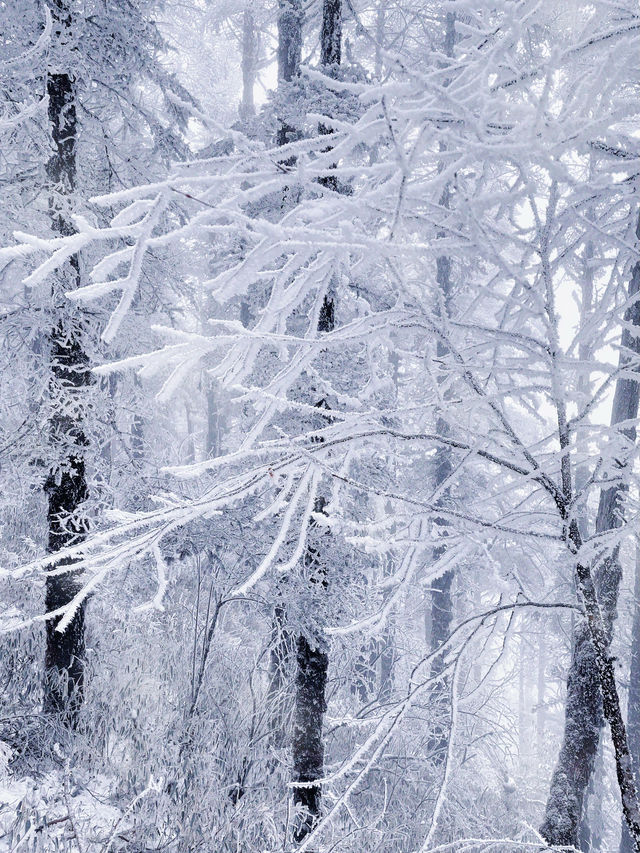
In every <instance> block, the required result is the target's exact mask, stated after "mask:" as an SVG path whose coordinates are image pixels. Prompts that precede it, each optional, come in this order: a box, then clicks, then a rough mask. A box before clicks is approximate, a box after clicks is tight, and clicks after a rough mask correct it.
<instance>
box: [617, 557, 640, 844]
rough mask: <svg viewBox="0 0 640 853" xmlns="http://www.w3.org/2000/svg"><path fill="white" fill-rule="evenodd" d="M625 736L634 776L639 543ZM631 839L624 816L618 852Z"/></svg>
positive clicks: (637, 762) (639, 736) (639, 747)
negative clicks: (627, 739)
mask: <svg viewBox="0 0 640 853" xmlns="http://www.w3.org/2000/svg"><path fill="white" fill-rule="evenodd" d="M627 736H628V738H629V751H630V753H631V762H632V765H633V769H634V772H635V774H636V778H637V775H638V767H639V766H640V544H636V572H635V581H634V587H633V623H632V627H631V667H630V672H629V695H628V700H627ZM633 850H634V847H633V841H632V839H631V835H630V834H629V830H628V828H627V824H626V821H625V820H624V817H623V819H622V835H621V838H620V853H633Z"/></svg>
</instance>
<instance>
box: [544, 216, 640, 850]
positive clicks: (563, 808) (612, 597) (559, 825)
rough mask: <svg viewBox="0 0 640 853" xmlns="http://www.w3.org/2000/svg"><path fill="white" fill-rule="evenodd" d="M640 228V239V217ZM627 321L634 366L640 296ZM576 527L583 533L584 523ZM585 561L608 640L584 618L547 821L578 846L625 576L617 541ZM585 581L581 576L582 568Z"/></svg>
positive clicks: (607, 508) (603, 499)
mask: <svg viewBox="0 0 640 853" xmlns="http://www.w3.org/2000/svg"><path fill="white" fill-rule="evenodd" d="M636 233H637V236H638V239H639V240H640V218H639V220H638V228H637V232H636ZM639 292H640V262H637V263H636V264H635V265H634V267H633V271H632V276H631V281H630V283H629V288H628V296H629V298H630V299H631V298H632V297H634V296H636V295H637V294H638V293H639ZM624 323H625V325H624V329H623V332H622V350H621V353H620V358H619V366H620V368H626V367H628V366H629V365H630V364H631V362H632V360H634V361H635V360H637V356H638V355H640V338H638V337H637V336H636V335H635V334H634V333H632V331H631V326H640V301H636V302H634V303H633V304H632V305H631V306H630V307H629V308H627V310H626V312H625V315H624ZM633 369H634V370H637V369H638V367H637V365H635V364H634V365H633ZM639 390H640V386H639V384H638V382H637V381H636V380H635V379H628V378H626V377H620V378H619V379H618V381H617V382H616V389H615V394H614V399H613V409H612V413H611V426H612V428H614V431H615V440H617V441H619V443H620V448H619V450H618V448H616V457H617V459H618V460H619V462H618V465H619V475H620V480H619V481H618V482H616V483H615V484H614V485H613V486H611V487H609V488H608V489H603V490H602V491H601V493H600V502H599V506H598V515H597V519H596V532H597V533H605V532H606V531H608V530H613V529H615V528H617V527H619V526H620V525H621V524H622V521H623V518H622V509H623V507H622V502H623V500H624V496H625V494H626V492H627V484H626V479H625V476H626V470H627V464H628V463H627V460H628V457H629V454H630V453H631V452H632V451H633V446H634V444H635V439H636V429H635V427H634V426H624V427H621V428H619V429H615V428H616V427H617V425H618V424H620V423H623V422H626V423H629V422H630V421H633V420H634V419H635V418H636V417H637V415H638V398H639ZM576 535H577V536H578V538H579V539H581V537H580V534H579V531H578V530H577V527H576ZM581 568H582V571H583V572H586V573H587V574H588V575H589V581H590V582H591V583H592V585H593V595H594V600H595V602H596V603H595V607H596V608H597V609H598V617H599V618H600V613H601V620H602V631H603V636H602V643H603V644H604V646H603V648H601V649H599V650H598V649H596V648H595V646H594V643H593V631H592V630H591V626H590V625H589V620H588V619H587V620H584V621H583V622H582V623H581V624H580V625H578V626H577V628H576V631H575V635H574V639H573V649H572V656H571V666H570V669H569V675H568V679H567V703H566V708H565V730H564V738H563V742H562V747H561V749H560V755H559V757H558V763H557V766H556V769H555V771H554V774H553V777H552V780H551V788H550V791H549V798H548V800H547V807H546V812H545V817H544V821H543V824H542V826H541V828H540V832H541V834H542V835H543V837H544V838H545V840H546V841H547V842H548V843H549V844H557V845H572V844H573V845H575V846H577V844H578V828H579V825H580V820H581V817H582V812H583V806H584V799H585V792H586V789H587V786H588V784H589V779H590V777H591V774H592V772H593V765H594V761H595V757H596V752H597V749H598V741H599V736H600V727H601V725H602V714H603V698H604V700H605V706H606V707H605V708H604V711H605V717H606V718H607V720H610V714H614V711H615V709H614V708H612V707H611V706H612V703H613V704H614V705H615V702H614V698H613V695H612V690H613V691H614V692H615V698H616V699H617V691H616V689H615V679H614V676H613V664H612V663H611V661H610V659H609V654H608V652H609V644H610V641H611V634H612V631H613V622H614V619H615V617H616V608H617V601H618V590H619V586H620V578H621V567H620V560H619V553H618V548H615V549H614V550H613V552H612V553H611V554H610V555H609V556H607V557H606V558H605V559H603V560H602V561H601V562H600V563H599V565H598V566H597V567H596V571H595V573H594V577H593V581H591V570H590V569H589V568H588V567H581ZM578 575H579V572H578ZM578 582H579V583H580V577H579V576H578ZM599 658H601V659H599ZM603 679H604V680H603ZM618 710H619V708H618ZM614 715H615V714H614ZM611 725H612V737H614V728H615V729H616V733H615V737H614V745H615V738H616V737H617V738H618V741H619V747H620V749H622V742H621V731H624V723H623V722H622V718H621V716H620V718H619V719H616V720H614V722H612V723H611ZM623 758H624V756H623ZM622 770H625V772H626V773H627V778H626V780H625V782H624V784H625V786H626V787H627V788H628V787H629V775H630V774H631V769H630V767H629V768H626V769H625V768H619V771H618V772H619V775H620V772H621V771H622ZM621 793H622V795H623V800H624V796H625V792H624V790H623V789H622V783H621ZM625 808H626V806H625ZM638 849H640V848H638Z"/></svg>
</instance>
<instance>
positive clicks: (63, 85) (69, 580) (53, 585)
mask: <svg viewBox="0 0 640 853" xmlns="http://www.w3.org/2000/svg"><path fill="white" fill-rule="evenodd" d="M52 12H53V18H54V24H55V28H54V29H55V38H56V40H57V42H58V43H59V44H60V43H62V42H63V41H64V35H65V33H66V32H68V31H69V29H70V26H71V14H70V11H69V8H68V6H67V5H66V3H65V0H54V3H53V10H52ZM47 94H48V97H49V122H50V124H51V135H52V139H53V145H54V153H53V154H52V156H51V158H50V160H49V162H48V165H47V175H48V179H49V188H50V193H51V200H50V211H51V220H52V227H53V230H54V231H55V232H57V233H58V234H60V235H63V236H67V235H70V234H72V233H73V227H72V225H71V222H70V219H69V216H68V211H67V203H68V196H69V195H70V193H72V192H73V190H74V188H75V180H76V139H77V120H76V107H75V97H76V93H75V85H74V81H73V79H72V78H71V76H70V75H69V74H68V73H64V72H58V71H56V72H55V73H54V72H50V73H49V74H48V77H47ZM79 284H80V265H79V260H78V257H77V256H72V257H71V258H70V260H69V261H68V262H67V264H66V265H65V267H64V268H63V269H62V270H61V272H60V273H59V274H58V277H57V279H56V281H55V283H54V286H53V304H54V311H55V312H56V314H57V315H58V316H57V319H56V320H55V321H54V326H53V328H52V329H51V331H50V336H49V351H50V369H51V374H50V394H51V400H52V401H55V402H54V406H55V409H54V411H53V413H52V414H51V416H50V420H49V436H50V442H51V445H52V449H53V452H54V458H55V459H56V461H55V463H54V464H53V466H52V468H51V470H50V472H49V476H48V477H47V480H46V483H45V487H44V488H45V492H46V494H47V499H48V509H47V522H48V529H49V536H48V550H49V552H50V553H56V552H57V551H59V550H60V549H62V548H64V547H65V546H68V545H70V544H72V543H74V542H77V541H78V540H79V539H82V538H83V537H84V536H85V534H86V530H87V523H86V519H84V518H83V517H82V512H81V506H82V503H83V502H84V501H85V500H86V498H87V480H86V471H85V458H84V449H85V447H86V445H87V439H86V436H85V433H84V430H83V424H82V414H81V412H82V402H81V395H82V393H83V389H84V388H85V387H86V386H87V385H88V384H89V383H90V381H91V380H90V373H89V370H88V358H87V355H86V353H85V352H84V350H83V346H82V342H81V339H82V320H81V318H80V317H79V316H75V317H74V316H72V315H71V309H70V307H69V305H68V303H67V302H66V300H65V298H64V293H65V291H67V290H69V289H71V288H74V287H77V286H78V285H79ZM79 588H80V582H79V580H78V578H77V577H76V575H75V574H74V573H73V572H69V573H67V574H62V575H53V576H52V575H49V576H48V577H47V579H46V594H45V604H46V608H47V611H51V610H56V609H58V608H60V607H63V606H64V605H66V604H68V603H69V602H70V601H71V600H72V599H73V597H74V596H75V595H76V593H77V592H78V589H79ZM58 621H59V620H58V619H50V620H48V621H47V632H46V633H47V639H46V654H45V685H44V709H45V711H47V712H53V713H57V714H60V715H61V716H62V719H63V720H64V722H65V724H66V725H68V726H69V727H71V728H73V727H75V725H76V723H77V719H78V711H79V708H80V705H81V703H82V698H83V684H84V651H85V646H84V606H81V607H79V608H78V609H77V610H76V613H75V615H74V617H73V619H72V620H71V623H70V624H69V627H68V628H67V629H66V631H65V632H64V633H59V632H57V631H56V626H57V623H58Z"/></svg>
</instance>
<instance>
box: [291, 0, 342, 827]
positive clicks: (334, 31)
mask: <svg viewBox="0 0 640 853" xmlns="http://www.w3.org/2000/svg"><path fill="white" fill-rule="evenodd" d="M341 33H342V2H341V0H324V3H323V7H322V34H321V40H322V45H321V58H322V64H323V65H324V66H326V65H328V64H329V63H331V64H333V65H337V64H339V63H340V40H341ZM334 328H335V305H334V301H333V298H332V297H330V296H329V295H328V294H327V295H326V296H325V297H324V300H323V303H322V308H321V310H320V316H319V318H318V331H319V332H331V331H333V329H334ZM316 405H317V406H318V407H322V408H327V403H326V401H325V400H320V401H319V402H318V403H317V404H316ZM325 505H326V501H325V499H324V498H323V497H318V498H316V504H315V511H316V512H319V513H321V512H324V508H325ZM314 529H315V530H317V524H316V522H315V521H312V522H311V523H310V532H313V531H314ZM318 548H319V546H318ZM318 548H316V547H315V546H314V545H310V546H309V547H308V548H307V553H306V555H305V565H306V567H307V570H308V574H309V582H311V583H314V584H316V586H317V587H318V591H320V590H322V589H324V588H326V586H327V574H326V568H325V567H324V566H323V564H322V559H321V555H320V553H319V551H318ZM328 669H329V654H328V643H327V640H326V637H325V636H324V635H323V634H322V631H321V630H319V629H316V630H314V631H313V633H312V634H311V635H308V634H306V633H301V634H300V635H299V636H298V637H297V640H296V683H295V706H294V719H293V740H292V755H293V778H294V781H295V782H301V783H304V787H298V786H296V787H294V789H293V801H294V806H295V807H296V822H295V826H294V832H293V837H294V840H295V841H296V843H298V844H299V843H301V842H302V841H304V839H305V838H306V837H307V836H308V835H309V833H310V832H312V831H313V829H314V827H315V826H316V824H317V822H318V820H319V819H320V814H321V808H322V789H321V786H320V785H318V784H313V783H315V782H317V780H318V779H321V778H322V776H323V774H324V739H323V734H322V727H323V722H324V713H325V710H326V704H325V689H326V684H327V672H328Z"/></svg>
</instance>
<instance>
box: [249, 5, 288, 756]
mask: <svg viewBox="0 0 640 853" xmlns="http://www.w3.org/2000/svg"><path fill="white" fill-rule="evenodd" d="M301 55H302V6H301V2H300V0H279V4H278V87H279V88H282V86H283V84H286V83H290V82H292V81H293V80H294V79H295V78H296V77H298V75H299V74H300V59H301ZM295 133H296V131H295V128H292V127H291V126H290V125H288V124H287V123H286V122H283V121H281V122H280V123H279V126H278V133H277V144H278V145H286V144H287V142H288V141H290V138H291V137H292V136H295ZM290 162H292V163H293V162H294V160H293V159H292V160H291V161H290ZM288 194H289V188H288V187H286V188H285V190H284V193H283V202H282V204H283V208H284V206H285V204H286V200H287V197H288ZM241 321H242V324H243V325H244V326H247V325H248V324H249V304H248V302H243V304H242V315H241ZM284 586H285V585H284V582H283V581H279V582H278V587H277V591H276V603H275V606H274V610H273V623H272V629H271V648H270V653H269V686H268V691H267V706H268V718H269V723H268V725H269V742H270V746H271V747H272V748H273V749H275V750H280V749H281V748H282V747H283V746H284V744H285V742H286V734H287V729H288V722H289V719H290V713H291V696H290V692H289V684H290V681H291V673H292V671H293V657H294V649H295V638H294V637H293V636H292V634H291V631H290V630H289V628H288V625H287V622H288V617H287V608H286V604H285V598H286V595H285V592H286V590H285V588H284Z"/></svg>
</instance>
